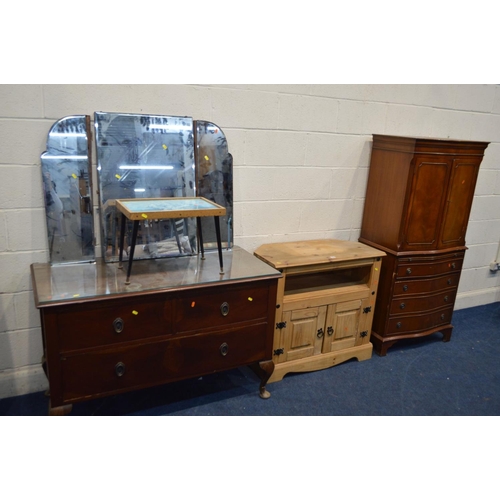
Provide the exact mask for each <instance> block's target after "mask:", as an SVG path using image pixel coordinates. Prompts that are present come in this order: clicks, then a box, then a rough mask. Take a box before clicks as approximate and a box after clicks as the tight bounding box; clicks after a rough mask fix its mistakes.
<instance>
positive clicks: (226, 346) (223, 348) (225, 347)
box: [219, 342, 229, 356]
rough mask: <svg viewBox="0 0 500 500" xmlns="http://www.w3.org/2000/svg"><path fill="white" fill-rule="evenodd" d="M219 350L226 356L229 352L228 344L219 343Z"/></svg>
mask: <svg viewBox="0 0 500 500" xmlns="http://www.w3.org/2000/svg"><path fill="white" fill-rule="evenodd" d="M219 351H220V353H221V354H222V355H223V356H227V353H228V352H229V346H228V345H227V344H226V342H224V343H223V344H221V346H220V347H219Z"/></svg>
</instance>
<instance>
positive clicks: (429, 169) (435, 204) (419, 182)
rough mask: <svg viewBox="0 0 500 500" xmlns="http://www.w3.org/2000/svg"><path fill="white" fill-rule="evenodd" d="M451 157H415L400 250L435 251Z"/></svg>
mask: <svg viewBox="0 0 500 500" xmlns="http://www.w3.org/2000/svg"><path fill="white" fill-rule="evenodd" d="M450 167H451V163H450V160H448V159H446V158H441V157H439V158H437V157H435V156H431V155H428V156H423V155H422V156H420V155H418V156H415V158H414V166H413V176H412V179H411V181H410V182H411V186H410V193H409V199H408V205H407V210H406V220H405V221H404V223H403V227H404V231H403V238H402V245H401V250H434V249H436V248H437V246H438V241H439V234H440V229H441V214H442V212H443V206H444V201H445V199H446V192H447V182H448V177H449V169H450Z"/></svg>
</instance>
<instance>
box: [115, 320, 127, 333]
mask: <svg viewBox="0 0 500 500" xmlns="http://www.w3.org/2000/svg"><path fill="white" fill-rule="evenodd" d="M123 327H124V322H123V319H121V318H116V319H115V320H114V321H113V328H114V330H115V332H116V333H122V332H123Z"/></svg>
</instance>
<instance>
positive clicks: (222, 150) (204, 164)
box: [196, 120, 233, 248]
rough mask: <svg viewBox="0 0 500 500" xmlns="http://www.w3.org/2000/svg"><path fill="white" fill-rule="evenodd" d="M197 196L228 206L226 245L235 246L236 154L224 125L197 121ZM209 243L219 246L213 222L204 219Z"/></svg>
mask: <svg viewBox="0 0 500 500" xmlns="http://www.w3.org/2000/svg"><path fill="white" fill-rule="evenodd" d="M196 155H197V162H196V164H197V167H198V172H197V179H198V185H197V195H198V196H202V197H203V198H206V199H208V200H210V201H214V202H215V203H217V204H218V205H221V206H223V207H225V208H226V215H225V216H223V217H221V218H220V225H221V239H222V243H223V246H225V247H227V248H230V247H232V246H233V157H232V155H231V154H230V153H229V151H228V145H227V139H226V136H225V135H224V133H223V132H222V130H221V129H220V127H218V126H217V125H215V124H214V123H211V122H207V121H200V120H198V121H196ZM202 228H203V229H202V231H203V241H204V244H205V246H207V247H210V246H216V244H217V243H216V242H217V238H216V234H215V229H214V225H213V223H212V221H209V220H206V219H203V220H202Z"/></svg>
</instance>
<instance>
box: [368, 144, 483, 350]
mask: <svg viewBox="0 0 500 500" xmlns="http://www.w3.org/2000/svg"><path fill="white" fill-rule="evenodd" d="M487 146H488V143H486V142H472V141H454V140H440V139H423V138H410V137H394V136H385V135H374V136H373V146H372V155H371V162H370V170H369V176H368V185H367V191H366V199H365V206H364V214H363V221H362V226H361V234H360V239H359V241H360V242H363V243H365V244H367V245H370V246H373V247H374V248H378V249H380V250H383V251H384V252H385V253H386V256H385V257H384V263H383V266H382V269H383V271H382V274H381V277H380V288H379V295H378V299H377V304H376V308H375V315H374V319H373V329H372V335H371V338H372V342H373V345H374V348H375V350H376V352H378V353H379V354H380V355H385V354H386V353H387V349H388V348H389V347H390V346H392V345H393V344H394V343H395V342H396V341H398V340H400V339H403V338H413V337H420V336H425V335H430V334H432V333H435V332H441V333H442V334H443V339H444V340H445V341H448V340H449V339H450V337H451V331H452V328H453V327H452V325H451V317H452V312H453V307H454V303H455V298H456V293H457V289H458V282H459V279H460V271H461V268H462V264H463V259H464V255H465V250H466V246H465V234H466V231H467V225H468V220H469V216H470V210H471V206H472V200H473V197H474V190H475V186H476V180H477V176H478V172H479V166H480V164H481V161H482V158H483V155H484V151H485V149H486V147H487Z"/></svg>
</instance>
